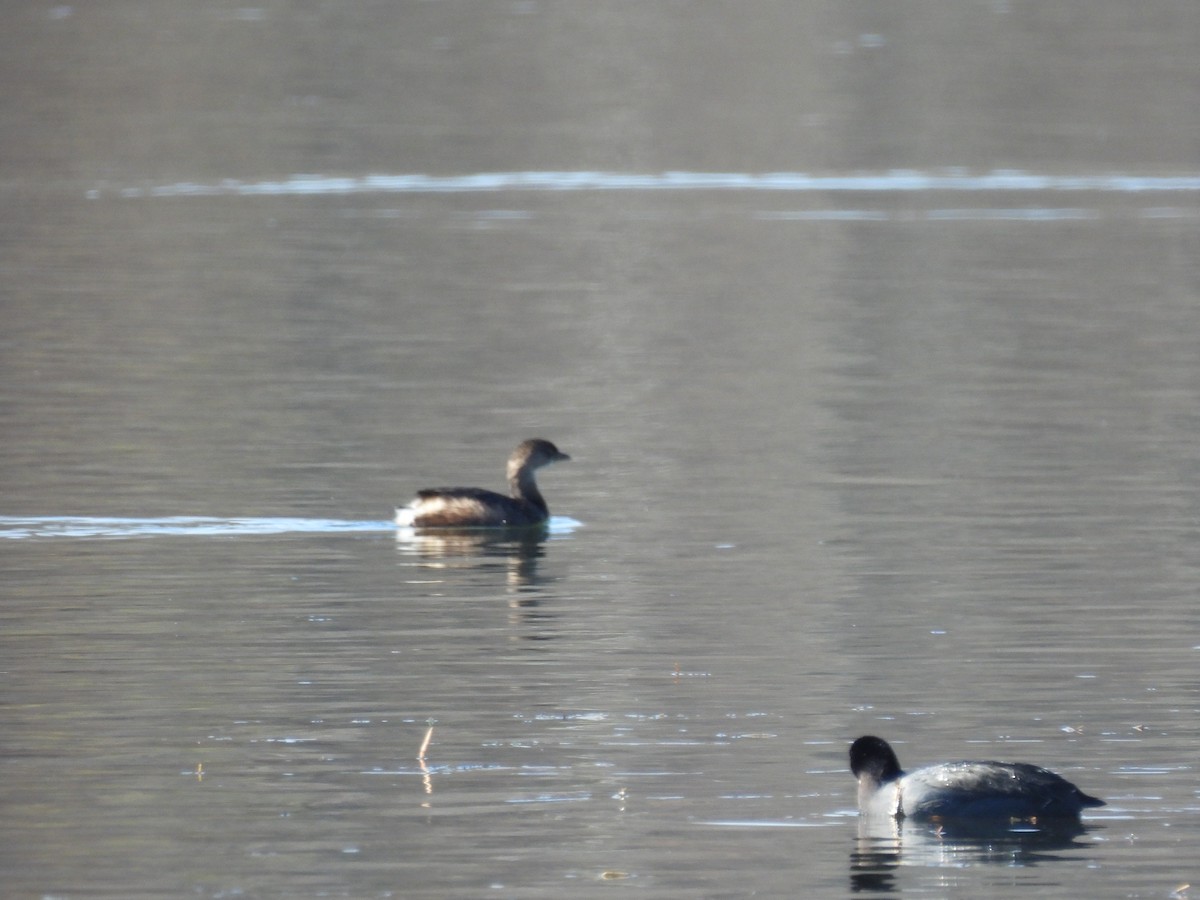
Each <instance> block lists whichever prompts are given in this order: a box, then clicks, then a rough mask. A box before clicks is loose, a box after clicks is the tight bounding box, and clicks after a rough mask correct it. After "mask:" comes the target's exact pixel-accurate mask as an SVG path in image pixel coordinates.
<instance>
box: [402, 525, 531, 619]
mask: <svg viewBox="0 0 1200 900" xmlns="http://www.w3.org/2000/svg"><path fill="white" fill-rule="evenodd" d="M549 536H550V535H549V531H548V529H547V528H546V527H545V526H534V527H523V528H486V529H485V528H463V529H454V528H429V529H400V530H399V531H397V533H396V547H397V549H398V551H399V552H400V553H401V554H403V555H406V556H411V557H414V559H415V561H414V563H413V565H415V566H417V567H418V568H422V569H427V570H438V571H441V572H447V571H448V570H456V571H462V572H464V573H465V572H474V573H477V574H489V573H492V572H497V573H502V575H503V583H504V586H505V590H506V592H507V593H508V594H509V601H508V605H509V608H510V609H511V610H513V612H514V617H515V619H514V621H515V622H516V623H517V624H521V625H523V626H525V627H526V628H528V627H529V626H530V625H538V624H539V623H544V621H545V620H546V619H547V618H549V617H548V616H547V615H546V614H545V613H541V612H538V611H537V608H538V605H539V600H538V592H539V591H540V589H541V587H542V586H543V585H544V584H546V583H547V579H546V578H545V577H544V576H541V575H539V574H538V563H539V561H540V560H541V559H542V558H543V557H544V556H545V554H546V550H545V543H546V541H547V540H548V539H549ZM431 580H434V579H431ZM436 581H437V582H439V583H441V582H444V581H445V578H442V577H440V578H437V579H436ZM523 637H524V639H526V640H545V639H546V636H545V635H540V634H526V635H523Z"/></svg>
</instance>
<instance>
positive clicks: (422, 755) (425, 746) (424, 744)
mask: <svg viewBox="0 0 1200 900" xmlns="http://www.w3.org/2000/svg"><path fill="white" fill-rule="evenodd" d="M431 740H433V726H432V725H430V726H429V730H428V731H426V732H425V740H423V741H421V749H420V750H418V751H417V759H419V760H424V759H425V751H426V750H428V749H429V742H430V741H431Z"/></svg>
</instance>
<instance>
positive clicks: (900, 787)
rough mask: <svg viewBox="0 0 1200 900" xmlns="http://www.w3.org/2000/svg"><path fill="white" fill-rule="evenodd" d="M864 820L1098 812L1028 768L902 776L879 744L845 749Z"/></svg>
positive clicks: (963, 766) (965, 765) (1062, 782)
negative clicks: (882, 817) (874, 818)
mask: <svg viewBox="0 0 1200 900" xmlns="http://www.w3.org/2000/svg"><path fill="white" fill-rule="evenodd" d="M850 771H851V772H853V773H854V777H855V778H857V779H858V809H859V812H860V813H861V814H863V815H864V816H891V817H895V818H906V817H907V818H912V819H924V820H930V819H997V820H1000V819H1007V820H1024V821H1029V822H1035V821H1038V820H1041V819H1077V818H1078V817H1079V813H1080V811H1081V810H1083V809H1084V808H1085V807H1089V806H1104V801H1103V800H1100V799H1098V798H1096V797H1090V796H1088V795H1087V794H1085V793H1083V791H1081V790H1079V788H1077V787H1075V785H1073V784H1071V782H1069V781H1067V780H1066V779H1065V778H1062V777H1060V776H1058V775H1055V774H1054V773H1053V772H1051V771H1048V770H1047V769H1043V768H1041V767H1040V766H1033V765H1030V764H1029V763H1006V762H994V761H991V760H983V761H961V762H949V763H941V764H939V765H934V766H926V767H925V768H922V769H916V770H914V771H912V772H907V773H906V772H904V771H903V770H901V768H900V761H899V760H898V759H897V758H896V753H895V751H894V750H892V748H891V745H889V744H888V742H887V741H885V740H883V738H877V737H872V736H866V737H860V738H859V739H858V740H856V741H855V742H854V743H853V744H851V745H850Z"/></svg>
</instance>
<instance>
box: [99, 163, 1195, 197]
mask: <svg viewBox="0 0 1200 900" xmlns="http://www.w3.org/2000/svg"><path fill="white" fill-rule="evenodd" d="M694 190H699V191H777V192H791V193H825V192H882V193H896V192H900V193H913V192H931V191H952V192H982V191H1032V192H1041V191H1056V192H1057V191H1091V192H1100V193H1163V192H1176V193H1191V192H1198V191H1200V174H1183V175H1133V174H1127V173H1111V174H1106V175H1040V174H1037V173H1032V172H1024V171H1019V170H1007V169H1004V170H996V171H992V172H985V173H982V174H977V175H971V174H967V173H964V172H961V171H958V170H950V171H947V172H922V171H910V170H894V171H889V172H880V173H853V174H835V175H813V174H810V173H806V172H764V173H759V174H754V173H749V172H660V173H645V174H638V173H622V172H571V171H560V172H555V171H547V172H539V171H531V172H479V173H474V174H469V175H425V174H421V173H411V174H396V175H380V174H376V175H364V176H360V177H335V176H326V175H306V174H297V175H292V176H290V177H288V178H286V179H283V180H280V181H243V180H240V179H233V178H227V179H222V180H220V181H216V182H208V183H204V182H190V181H189V182H176V183H174V184H162V185H143V186H135V185H126V186H123V187H122V186H114V185H102V186H98V187H95V188H93V189H91V190H89V191H88V196H89V197H91V198H98V197H101V196H107V195H116V196H120V197H130V198H136V197H222V196H234V197H254V196H311V195H330V194H454V193H496V192H513V191H694Z"/></svg>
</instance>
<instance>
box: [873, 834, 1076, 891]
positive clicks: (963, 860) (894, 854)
mask: <svg viewBox="0 0 1200 900" xmlns="http://www.w3.org/2000/svg"><path fill="white" fill-rule="evenodd" d="M1088 831H1089V829H1088V828H1086V827H1085V826H1084V825H1083V824H1082V823H1081V822H1079V821H1078V820H1065V821H1053V822H1049V823H1046V822H1043V823H1038V824H1032V823H1028V822H1013V823H1009V822H995V821H990V820H943V821H939V822H915V821H912V820H903V821H899V820H896V819H890V818H889V819H870V818H860V819H859V824H858V836H857V838H856V840H855V845H854V848H853V849H852V850H851V851H850V866H849V868H850V889H851V891H853V892H854V893H879V894H885V893H891V892H893V891H898V890H899V889H900V886H899V885H898V884H897V883H896V873H897V872H898V871H899V869H900V868H901V867H903V866H922V867H927V868H928V867H932V868H940V867H949V868H962V867H964V866H967V865H970V864H973V863H984V864H987V863H996V864H1000V865H1004V866H1018V867H1028V866H1036V865H1038V864H1040V863H1044V862H1051V861H1054V860H1058V859H1061V858H1063V857H1062V856H1061V855H1060V851H1064V850H1073V849H1079V848H1083V847H1086V846H1088V844H1087V843H1086V842H1083V841H1080V840H1079V838H1081V837H1082V836H1083V835H1085V834H1087V833H1088Z"/></svg>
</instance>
